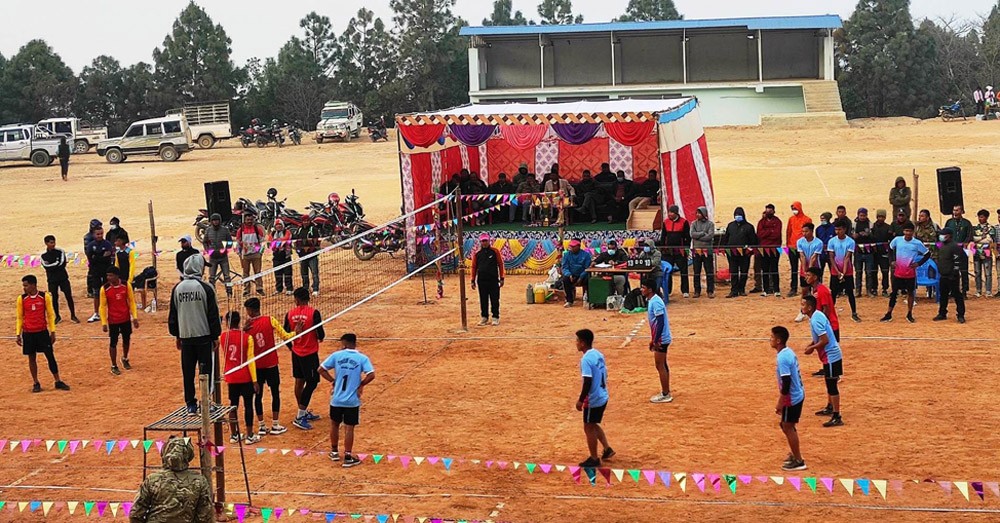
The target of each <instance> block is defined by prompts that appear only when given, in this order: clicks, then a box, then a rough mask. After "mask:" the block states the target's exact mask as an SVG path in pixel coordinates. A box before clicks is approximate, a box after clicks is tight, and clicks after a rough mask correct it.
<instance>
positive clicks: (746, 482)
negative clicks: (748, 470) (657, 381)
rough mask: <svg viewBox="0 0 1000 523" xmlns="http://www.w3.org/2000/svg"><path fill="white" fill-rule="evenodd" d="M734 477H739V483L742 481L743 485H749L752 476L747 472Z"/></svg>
mask: <svg viewBox="0 0 1000 523" xmlns="http://www.w3.org/2000/svg"><path fill="white" fill-rule="evenodd" d="M736 477H737V478H739V480H740V483H743V484H744V485H749V484H750V482H751V481H753V476H750V475H747V474H740V475H738V476H736Z"/></svg>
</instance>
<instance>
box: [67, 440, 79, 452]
mask: <svg viewBox="0 0 1000 523" xmlns="http://www.w3.org/2000/svg"><path fill="white" fill-rule="evenodd" d="M78 446H80V440H75V439H73V440H70V442H69V453H70V454H76V448H77V447H78Z"/></svg>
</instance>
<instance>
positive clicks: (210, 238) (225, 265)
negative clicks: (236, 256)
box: [204, 213, 234, 296]
mask: <svg viewBox="0 0 1000 523" xmlns="http://www.w3.org/2000/svg"><path fill="white" fill-rule="evenodd" d="M204 247H205V252H206V253H207V254H208V261H209V262H210V263H211V268H210V269H209V271H208V281H209V283H211V284H212V287H213V288H214V287H215V282H217V281H219V278H222V283H223V284H224V285H225V286H226V295H227V296H232V295H233V288H232V286H231V282H230V280H231V278H230V276H229V251H230V250H234V244H233V235H232V234H230V233H229V227H226V226H224V225H222V216H221V215H219V213H213V214H212V216H211V217H209V226H208V228H206V229H205V238H204Z"/></svg>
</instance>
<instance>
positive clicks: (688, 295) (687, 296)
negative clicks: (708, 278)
mask: <svg viewBox="0 0 1000 523" xmlns="http://www.w3.org/2000/svg"><path fill="white" fill-rule="evenodd" d="M683 296H684V297H685V298H690V297H691V294H690V293H687V292H685V293H684V294H683Z"/></svg>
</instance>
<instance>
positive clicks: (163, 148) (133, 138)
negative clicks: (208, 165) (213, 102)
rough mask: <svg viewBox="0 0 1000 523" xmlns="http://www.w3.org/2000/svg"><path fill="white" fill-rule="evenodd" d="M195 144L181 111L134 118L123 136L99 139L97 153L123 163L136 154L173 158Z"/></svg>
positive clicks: (111, 161) (171, 159)
mask: <svg viewBox="0 0 1000 523" xmlns="http://www.w3.org/2000/svg"><path fill="white" fill-rule="evenodd" d="M192 148H193V144H192V143H191V131H190V130H189V129H188V126H187V119H185V118H184V115H180V114H178V115H173V116H165V117H162V118H152V119H149V120H140V121H138V122H133V123H132V124H131V125H129V126H128V130H127V131H125V134H124V135H123V136H121V137H119V138H110V139H108V140H103V141H101V142H100V143H98V144H97V154H98V156H103V157H104V159H105V160H107V161H108V163H122V162H124V161H125V160H126V159H127V158H128V157H129V156H132V155H153V156H159V157H160V159H161V160H163V161H165V162H173V161H176V160H177V159H178V158H180V157H181V155H182V154H184V153H186V152H188V151H190V150H191V149H192Z"/></svg>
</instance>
